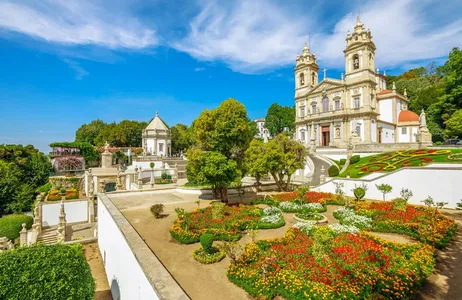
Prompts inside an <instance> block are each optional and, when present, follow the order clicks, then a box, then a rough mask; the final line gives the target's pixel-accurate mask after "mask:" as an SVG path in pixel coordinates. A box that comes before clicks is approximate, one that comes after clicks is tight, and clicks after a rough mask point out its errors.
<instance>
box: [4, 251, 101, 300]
mask: <svg viewBox="0 0 462 300" xmlns="http://www.w3.org/2000/svg"><path fill="white" fill-rule="evenodd" d="M0 269H1V270H2V272H0V299H17V300H20V299H35V300H48V299H54V300H61V299H62V300H72V299H75V300H93V299H94V296H95V281H94V279H93V277H92V275H91V271H90V267H89V266H88V263H87V262H86V260H85V257H84V256H83V253H82V245H80V244H73V245H60V244H57V245H47V246H46V245H41V244H39V245H33V246H30V247H21V248H18V249H14V250H9V251H5V252H2V253H0Z"/></svg>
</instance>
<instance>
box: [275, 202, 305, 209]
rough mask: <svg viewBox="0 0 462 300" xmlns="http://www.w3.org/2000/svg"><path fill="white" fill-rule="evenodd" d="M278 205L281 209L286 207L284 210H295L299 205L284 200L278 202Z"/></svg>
mask: <svg viewBox="0 0 462 300" xmlns="http://www.w3.org/2000/svg"><path fill="white" fill-rule="evenodd" d="M279 207H280V208H282V209H286V210H295V209H299V208H300V205H298V204H296V203H293V202H288V201H286V202H281V203H279Z"/></svg>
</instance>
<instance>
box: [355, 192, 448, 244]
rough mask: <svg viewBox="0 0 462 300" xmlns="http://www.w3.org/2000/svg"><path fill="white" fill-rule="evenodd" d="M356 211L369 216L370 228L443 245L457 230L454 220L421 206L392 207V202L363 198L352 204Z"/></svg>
mask: <svg viewBox="0 0 462 300" xmlns="http://www.w3.org/2000/svg"><path fill="white" fill-rule="evenodd" d="M355 213H356V214H359V215H362V216H367V217H370V218H371V219H372V227H371V230H373V231H379V232H394V233H402V234H406V235H410V236H412V237H415V238H416V239H418V240H420V241H422V242H425V243H429V244H432V245H435V246H436V247H438V248H443V247H445V246H446V244H447V243H448V242H449V240H450V239H451V238H452V236H453V235H454V232H455V231H456V229H457V224H456V223H455V222H454V220H453V219H451V218H448V217H446V216H444V215H443V214H441V213H440V212H439V211H435V210H434V209H430V208H428V207H424V206H415V205H407V206H406V208H405V209H403V210H400V209H394V208H393V203H392V202H383V201H372V202H369V201H365V202H358V203H356V205H355Z"/></svg>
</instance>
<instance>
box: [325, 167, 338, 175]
mask: <svg viewBox="0 0 462 300" xmlns="http://www.w3.org/2000/svg"><path fill="white" fill-rule="evenodd" d="M339 172H340V170H339V169H338V167H337V166H335V165H332V166H330V167H329V169H327V173H328V174H329V177H335V176H338V174H339Z"/></svg>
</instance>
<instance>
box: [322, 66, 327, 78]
mask: <svg viewBox="0 0 462 300" xmlns="http://www.w3.org/2000/svg"><path fill="white" fill-rule="evenodd" d="M322 71H323V72H324V79H326V72H327V69H326V68H324V69H323V70H322Z"/></svg>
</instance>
